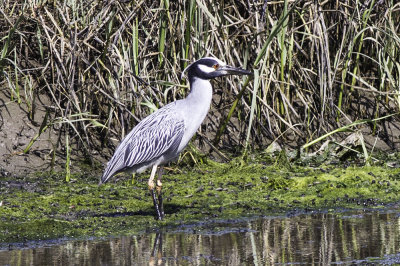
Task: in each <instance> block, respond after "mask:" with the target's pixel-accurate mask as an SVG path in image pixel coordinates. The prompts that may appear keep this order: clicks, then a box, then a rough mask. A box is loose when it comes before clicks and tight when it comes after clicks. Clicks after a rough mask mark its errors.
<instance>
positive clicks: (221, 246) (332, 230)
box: [0, 207, 400, 265]
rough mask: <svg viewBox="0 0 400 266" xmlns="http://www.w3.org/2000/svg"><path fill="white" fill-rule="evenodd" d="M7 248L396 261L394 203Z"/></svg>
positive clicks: (94, 255)
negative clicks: (381, 207) (366, 208)
mask: <svg viewBox="0 0 400 266" xmlns="http://www.w3.org/2000/svg"><path fill="white" fill-rule="evenodd" d="M10 248H11V249H12V250H2V251H0V265H27V264H30V265H148V264H150V265H161V264H162V265H214V264H218V265H220V264H223V265H227V264H230V265H243V264H251V265H268V264H344V265H350V264H356V263H366V262H370V263H382V264H398V263H400V250H399V248H400V208H397V207H396V208H390V209H386V210H380V211H372V210H370V211H352V212H340V213H333V214H332V213H307V214H298V215H292V216H284V217H282V216H280V217H265V218H257V219H243V220H235V221H219V222H207V223H202V224H197V225H187V226H182V227H180V228H179V229H173V230H172V229H167V230H165V231H164V232H162V233H146V234H142V235H135V236H122V237H114V238H110V239H105V240H99V239H97V240H84V241H83V240H80V241H66V240H65V241H64V240H57V241H53V242H30V243H26V244H25V246H18V245H17V246H16V245H12V246H10Z"/></svg>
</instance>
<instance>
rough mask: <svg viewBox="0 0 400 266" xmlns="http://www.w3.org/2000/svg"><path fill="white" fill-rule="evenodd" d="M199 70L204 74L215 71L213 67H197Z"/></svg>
mask: <svg viewBox="0 0 400 266" xmlns="http://www.w3.org/2000/svg"><path fill="white" fill-rule="evenodd" d="M199 69H200V70H201V71H202V72H204V73H211V72H214V71H215V69H214V68H213V67H209V66H206V65H199Z"/></svg>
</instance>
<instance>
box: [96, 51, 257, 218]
mask: <svg viewBox="0 0 400 266" xmlns="http://www.w3.org/2000/svg"><path fill="white" fill-rule="evenodd" d="M185 73H187V74H186V75H187V78H188V79H189V83H190V93H189V95H188V96H187V97H186V98H185V99H182V100H177V101H174V102H172V103H170V104H168V105H166V106H164V107H163V108H161V109H159V110H157V111H156V112H154V113H152V114H151V115H149V116H147V117H146V118H145V119H143V120H142V121H141V122H140V123H139V124H137V125H136V126H135V127H134V128H133V129H132V131H131V132H130V133H129V134H128V135H127V136H126V137H125V138H124V140H123V141H122V142H121V144H120V145H119V146H118V148H117V150H116V151H115V153H114V155H113V157H112V158H111V160H110V161H109V162H108V164H107V167H106V170H105V171H104V174H103V176H102V178H101V181H100V184H102V183H105V182H107V181H108V180H109V179H110V178H111V177H112V176H113V175H115V174H117V173H120V172H132V173H136V172H138V173H140V172H143V171H144V170H146V169H147V168H149V167H151V166H152V167H153V168H152V171H151V175H150V178H149V182H148V184H149V189H150V192H151V195H152V198H153V203H154V206H155V209H156V213H157V219H159V220H161V219H162V218H163V216H164V210H163V204H162V196H161V185H162V184H161V176H162V171H163V168H162V166H161V167H160V170H159V173H158V179H157V183H156V187H157V194H158V199H157V198H156V195H155V193H154V181H153V180H154V176H155V174H156V171H157V167H158V166H159V165H163V164H165V163H167V162H169V161H171V160H173V159H175V158H177V157H178V155H179V153H180V152H181V151H182V150H183V149H184V148H185V147H186V145H187V144H188V142H189V140H190V139H191V138H192V137H193V135H194V134H195V133H196V131H197V129H198V128H199V127H200V125H201V123H202V122H203V120H204V118H205V117H206V115H207V113H208V110H209V108H210V104H211V99H212V94H213V93H212V87H211V83H210V79H213V78H216V77H221V76H226V75H250V74H251V72H250V71H247V70H244V69H241V68H235V67H231V66H227V65H226V64H225V63H223V62H221V61H220V60H218V59H216V58H211V57H205V58H202V59H199V60H197V61H196V62H194V63H192V64H191V65H189V66H188V67H187V68H186V69H185V70H184V71H183V73H182V76H184V74H185Z"/></svg>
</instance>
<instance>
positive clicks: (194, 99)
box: [101, 78, 212, 183]
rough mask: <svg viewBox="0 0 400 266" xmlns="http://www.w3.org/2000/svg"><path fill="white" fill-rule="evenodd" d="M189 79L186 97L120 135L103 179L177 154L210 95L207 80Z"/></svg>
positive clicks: (206, 107)
mask: <svg viewBox="0 0 400 266" xmlns="http://www.w3.org/2000/svg"><path fill="white" fill-rule="evenodd" d="M190 83H191V84H190V85H191V91H190V93H189V95H188V96H187V97H186V98H185V99H182V100H177V101H174V102H172V103H170V104H168V105H166V106H164V107H163V108H161V109H159V110H157V111H156V112H154V113H152V114H151V115H149V116H147V117H146V118H145V119H143V120H142V121H141V122H140V123H139V124H137V125H136V126H135V127H134V128H133V129H132V131H131V132H130V133H129V134H128V135H127V136H126V137H125V138H124V139H123V141H122V142H121V144H120V145H119V146H118V148H117V150H116V151H115V153H114V156H113V157H112V158H111V160H110V161H109V162H108V164H107V167H106V169H105V171H104V174H103V176H102V178H101V182H102V183H105V182H107V180H108V179H109V178H111V177H112V176H113V175H115V174H117V173H119V172H132V173H134V172H138V173H140V172H143V171H144V170H146V169H147V168H149V167H151V166H153V165H160V164H165V163H167V162H169V161H171V160H173V159H175V158H176V157H177V156H178V155H179V153H180V152H181V151H182V150H183V149H184V148H185V147H186V145H187V144H188V142H189V141H190V139H191V138H192V137H193V135H194V134H195V133H196V131H197V129H198V128H199V127H200V125H201V123H202V122H203V120H204V118H205V116H206V115H207V112H208V110H209V107H210V104H211V99H212V87H211V83H210V82H209V81H208V80H203V79H197V78H194V79H192V80H191V82H190Z"/></svg>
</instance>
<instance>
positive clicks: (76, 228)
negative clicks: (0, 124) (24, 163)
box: [0, 164, 400, 245]
mask: <svg viewBox="0 0 400 266" xmlns="http://www.w3.org/2000/svg"><path fill="white" fill-rule="evenodd" d="M172 172H173V171H170V173H168V171H167V172H166V173H165V175H164V176H163V197H164V208H165V212H166V217H165V219H164V221H156V220H155V218H154V209H153V203H152V200H151V197H150V194H149V192H148V189H147V178H148V175H147V174H146V173H145V174H141V175H137V176H136V177H135V178H134V179H130V178H129V176H120V177H117V178H114V180H112V181H111V183H107V184H105V185H101V186H98V185H97V184H98V178H96V177H90V176H89V175H76V176H74V178H72V180H71V182H69V183H67V182H65V181H64V178H63V176H62V175H61V174H49V173H43V174H40V175H35V176H29V177H10V176H8V177H0V243H3V245H4V244H5V243H12V242H24V241H29V240H46V239H57V238H87V237H105V236H113V235H114V236H115V235H124V234H137V233H142V232H146V231H147V232H148V231H152V230H159V229H160V228H165V227H176V226H179V225H182V224H190V223H197V222H203V221H212V220H220V219H237V218H241V217H249V216H264V215H275V214H279V215H281V214H284V213H288V212H292V211H299V212H300V211H308V210H324V211H335V210H336V209H337V208H366V207H368V208H381V207H382V206H383V205H384V204H386V203H390V202H397V201H399V200H400V194H399V191H400V169H399V168H389V167H383V166H370V167H347V168H343V167H335V166H321V167H316V168H311V167H298V166H294V167H289V168H287V167H278V166H266V165H262V164H253V165H246V166H241V167H240V166H237V165H235V164H226V165H217V164H215V165H214V166H204V167H202V166H200V167H195V168H194V169H193V170H191V171H190V172H181V173H179V174H172ZM113 182H114V183H113Z"/></svg>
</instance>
